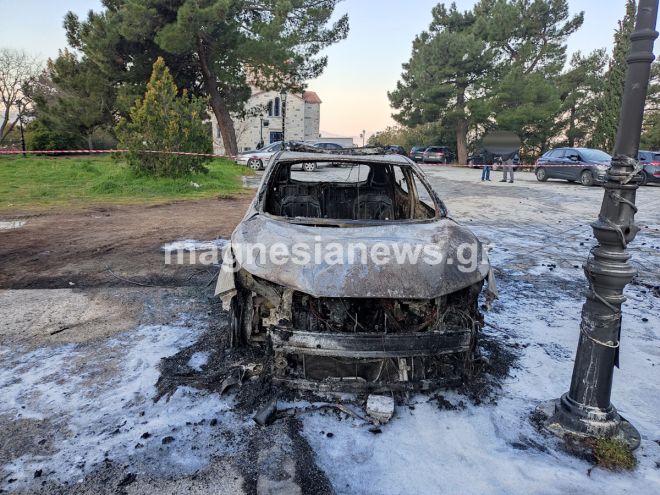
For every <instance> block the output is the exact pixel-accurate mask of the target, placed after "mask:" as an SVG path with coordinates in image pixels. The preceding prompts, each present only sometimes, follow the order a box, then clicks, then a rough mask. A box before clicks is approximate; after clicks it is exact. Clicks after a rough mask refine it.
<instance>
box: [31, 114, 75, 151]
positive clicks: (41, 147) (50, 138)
mask: <svg viewBox="0 0 660 495" xmlns="http://www.w3.org/2000/svg"><path fill="white" fill-rule="evenodd" d="M82 144H83V143H82V140H81V138H80V136H79V135H78V134H76V133H73V132H67V131H63V130H59V129H55V128H53V127H52V126H48V125H46V124H44V123H43V122H42V121H41V120H40V119H36V120H34V121H32V122H30V123H29V124H28V125H27V127H26V129H25V146H26V147H27V149H29V150H36V151H53V150H77V149H80V148H81V145H82Z"/></svg>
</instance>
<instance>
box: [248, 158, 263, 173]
mask: <svg viewBox="0 0 660 495" xmlns="http://www.w3.org/2000/svg"><path fill="white" fill-rule="evenodd" d="M247 164H248V167H250V168H251V169H252V170H261V169H263V168H264V163H263V162H262V161H261V160H259V159H258V158H250V159H249V160H248V163H247Z"/></svg>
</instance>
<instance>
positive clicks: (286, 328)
mask: <svg viewBox="0 0 660 495" xmlns="http://www.w3.org/2000/svg"><path fill="white" fill-rule="evenodd" d="M327 161H332V162H333V163H334V162H336V163H341V164H342V167H340V168H319V169H318V172H317V173H315V174H313V175H311V174H305V173H300V172H298V171H297V170H298V169H299V168H300V167H302V168H303V169H304V168H305V167H304V164H307V163H313V164H316V163H320V162H327ZM470 248H471V249H472V250H473V255H472V256H468V255H467V254H466V253H467V251H469V250H470ZM386 253H389V257H388V256H386ZM415 253H417V256H415ZM467 258H471V262H470V263H469V265H470V266H469V267H466V266H464V264H463V263H462V261H465V260H466V259H467ZM486 279H488V289H489V294H490V295H494V294H495V287H494V279H493V278H492V271H491V269H490V264H489V262H488V257H487V255H486V254H485V252H484V250H483V249H482V246H481V244H480V242H479V241H478V239H477V238H476V237H475V236H474V234H473V233H472V232H471V231H470V230H468V229H467V228H465V227H463V226H461V225H459V224H458V223H457V222H456V221H454V220H453V219H451V218H449V217H448V215H447V209H446V207H445V205H444V204H443V202H442V201H441V200H440V199H439V198H438V196H437V195H436V193H435V192H434V191H433V189H432V188H431V187H430V185H429V183H428V182H427V180H426V178H425V177H424V174H423V173H422V171H421V169H420V168H419V167H418V166H417V165H416V164H415V163H414V162H413V161H411V160H410V159H408V158H407V157H404V156H401V155H393V154H390V155H370V154H361V153H358V152H355V153H352V154H328V153H323V152H319V153H312V152H287V151H284V152H281V153H278V154H277V155H275V156H274V157H273V158H272V160H271V162H270V165H269V167H268V168H267V170H266V173H265V174H264V177H263V179H262V183H261V186H260V188H259V190H258V192H257V194H256V196H255V199H254V201H253V202H252V204H251V206H250V207H249V209H248V211H247V213H246V215H245V217H244V218H243V220H242V221H241V222H240V224H239V225H238V226H237V227H236V230H235V231H234V233H233V235H232V238H231V244H230V245H229V246H228V247H227V249H226V251H225V252H224V253H223V269H222V270H221V274H220V276H219V278H218V284H217V287H216V295H218V296H219V297H220V298H221V300H222V302H223V306H224V307H225V308H226V309H227V310H228V311H229V314H230V326H231V335H232V342H233V344H234V345H252V346H258V347H261V348H263V352H269V353H272V359H271V362H272V375H273V379H274V381H275V382H276V383H281V384H286V385H289V386H292V387H296V388H302V389H310V390H319V391H323V390H335V391H352V392H356V391H379V390H380V391H383V390H420V389H429V388H432V387H436V386H439V385H448V384H456V383H457V382H460V381H461V380H462V379H463V378H464V377H465V376H466V375H468V374H469V373H470V371H469V370H470V369H471V367H472V366H473V363H474V360H475V359H476V357H477V356H476V353H477V352H478V351H477V350H476V349H477V347H476V343H477V338H478V335H479V331H480V329H481V326H482V324H483V318H482V315H481V313H480V310H479V305H478V297H479V294H480V292H481V290H482V287H483V285H484V281H485V280H486Z"/></svg>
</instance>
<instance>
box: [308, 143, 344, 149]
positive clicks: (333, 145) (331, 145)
mask: <svg viewBox="0 0 660 495" xmlns="http://www.w3.org/2000/svg"><path fill="white" fill-rule="evenodd" d="M312 146H314V147H315V148H321V149H322V150H343V149H344V147H343V146H342V145H341V144H337V143H330V142H328V143H314V144H312Z"/></svg>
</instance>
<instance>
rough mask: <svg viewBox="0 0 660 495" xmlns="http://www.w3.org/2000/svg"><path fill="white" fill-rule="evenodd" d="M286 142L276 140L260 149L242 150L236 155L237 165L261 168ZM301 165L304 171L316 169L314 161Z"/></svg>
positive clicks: (254, 168)
mask: <svg viewBox="0 0 660 495" xmlns="http://www.w3.org/2000/svg"><path fill="white" fill-rule="evenodd" d="M288 144H289V141H287V142H286V143H283V142H282V141H276V142H274V143H272V144H269V145H268V146H266V147H265V148H261V149H260V150H254V151H246V152H243V153H241V154H239V155H238V156H237V157H236V163H238V164H239V165H247V166H248V167H250V168H251V169H252V170H263V169H265V168H266V164H267V163H268V161H269V160H270V159H271V157H272V156H273V155H274V154H275V153H279V152H280V151H282V150H283V149H284V148H285V146H287V145H288ZM302 167H303V168H302V170H304V171H305V172H313V171H314V170H316V163H315V162H310V163H303V164H302Z"/></svg>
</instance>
